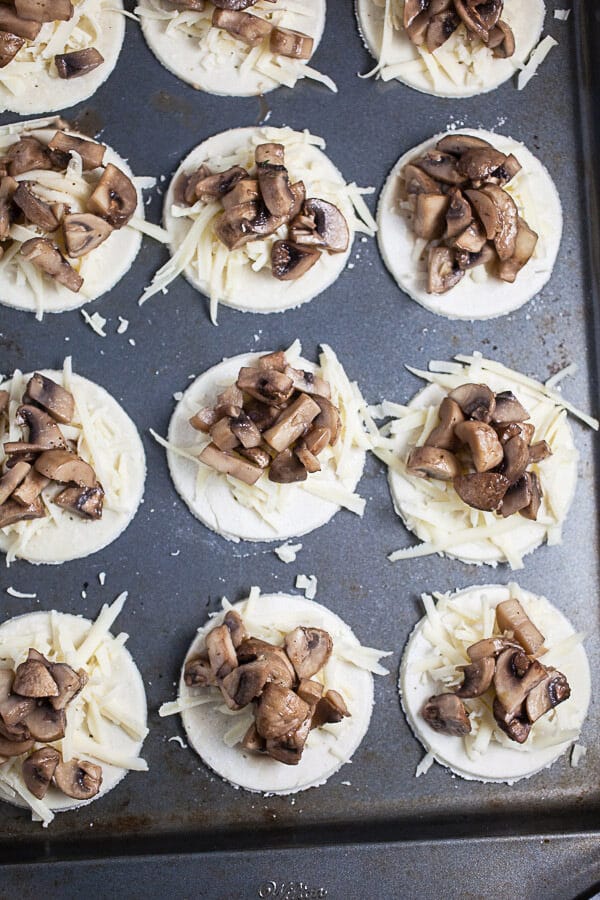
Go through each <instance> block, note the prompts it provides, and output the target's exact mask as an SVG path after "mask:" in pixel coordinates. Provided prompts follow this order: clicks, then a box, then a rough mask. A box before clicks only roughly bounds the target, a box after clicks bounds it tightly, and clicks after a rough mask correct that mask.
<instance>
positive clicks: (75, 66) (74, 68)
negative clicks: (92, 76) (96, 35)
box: [54, 47, 104, 78]
mask: <svg viewBox="0 0 600 900" xmlns="http://www.w3.org/2000/svg"><path fill="white" fill-rule="evenodd" d="M103 62H104V57H103V56H102V54H101V53H100V51H99V50H96V48H95V47H86V49H85V50H73V51H71V53H57V54H56V56H55V57H54V64H55V66H56V71H57V72H58V77H59V78H80V77H81V76H82V75H87V74H88V73H89V72H93V71H94V69H97V68H98V66H101V65H102V63H103Z"/></svg>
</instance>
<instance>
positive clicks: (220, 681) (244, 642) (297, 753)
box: [184, 609, 350, 766]
mask: <svg viewBox="0 0 600 900" xmlns="http://www.w3.org/2000/svg"><path fill="white" fill-rule="evenodd" d="M332 649H333V641H332V639H331V636H330V635H329V634H328V633H327V632H326V631H323V630H322V629H321V628H307V627H304V626H299V627H298V628H294V630H293V631H290V632H289V633H288V634H286V636H285V639H284V642H283V646H282V647H277V646H275V645H274V644H269V643H268V642H267V641H262V640H260V639H259V638H255V637H250V636H249V635H248V634H247V633H246V629H245V627H244V623H243V621H242V618H241V617H240V616H239V614H238V613H237V612H236V611H235V610H231V609H230V610H229V611H228V612H227V614H226V616H225V619H224V622H223V624H222V625H218V626H217V627H216V628H213V629H212V630H211V631H209V633H208V634H207V636H206V650H205V652H204V653H203V654H202V655H201V656H197V657H194V658H193V659H190V660H188V662H187V663H186V664H185V668H184V680H185V683H186V684H187V685H188V687H206V686H214V687H218V688H219V689H220V691H221V693H222V695H223V697H224V699H225V703H226V704H227V706H228V707H229V709H234V710H238V709H243V708H244V707H246V706H248V704H250V703H252V704H253V705H254V722H253V724H252V725H251V726H250V728H249V729H248V731H247V732H246V734H245V735H244V737H243V739H242V742H241V745H242V747H243V748H244V749H245V750H252V751H255V752H258V753H265V754H267V756H271V757H272V758H273V759H276V760H278V761H279V762H282V763H285V764H286V765H288V766H295V765H297V764H298V763H299V762H300V759H301V758H302V751H303V750H304V745H305V743H306V739H307V737H308V735H309V733H310V731H311V729H313V728H319V727H320V726H321V725H325V724H328V723H337V722H341V721H342V719H343V718H345V717H346V716H349V715H350V713H349V712H348V709H347V707H346V704H345V702H344V699H343V697H342V696H341V695H340V694H339V693H338V692H337V691H332V690H328V691H324V687H323V685H322V684H321V682H320V681H317V680H315V678H314V676H315V675H317V674H318V673H319V672H320V671H321V669H322V668H323V667H324V666H325V664H326V663H327V661H328V659H329V657H330V656H331V652H332Z"/></svg>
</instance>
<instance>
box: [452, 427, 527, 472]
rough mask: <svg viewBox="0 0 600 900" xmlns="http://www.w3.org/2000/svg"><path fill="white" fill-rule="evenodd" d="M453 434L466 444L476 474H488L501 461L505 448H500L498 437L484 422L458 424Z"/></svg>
mask: <svg viewBox="0 0 600 900" xmlns="http://www.w3.org/2000/svg"><path fill="white" fill-rule="evenodd" d="M454 433H455V435H456V437H457V438H458V439H459V441H462V442H463V443H465V444H468V446H469V449H470V451H471V456H472V457H473V463H474V464H475V469H476V471H477V472H489V471H490V470H491V469H495V468H496V466H499V465H500V463H501V462H502V461H503V458H504V453H505V450H506V447H504V448H503V447H502V444H501V443H500V441H499V440H498V435H497V434H496V432H495V431H494V429H493V428H492V426H491V425H488V424H487V423H486V422H478V421H477V420H472V421H469V422H459V423H458V425H456V426H455V428H454ZM527 459H529V453H527ZM503 474H505V475H507V473H503ZM507 477H508V475H507Z"/></svg>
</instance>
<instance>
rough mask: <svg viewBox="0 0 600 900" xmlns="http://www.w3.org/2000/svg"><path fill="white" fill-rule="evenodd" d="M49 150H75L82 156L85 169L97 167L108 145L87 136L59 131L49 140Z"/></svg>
mask: <svg viewBox="0 0 600 900" xmlns="http://www.w3.org/2000/svg"><path fill="white" fill-rule="evenodd" d="M48 149H49V150H59V151H61V152H62V153H71V151H75V153H78V154H79V156H80V157H81V162H82V165H83V170H84V171H89V170H90V169H97V168H98V167H99V166H101V165H102V163H103V161H104V154H105V152H106V147H105V146H104V144H99V143H98V142H97V141H88V140H86V139H85V138H80V137H75V135H72V134H66V133H65V132H64V131H57V132H56V134H55V135H54V137H53V138H52V140H51V141H49V142H48Z"/></svg>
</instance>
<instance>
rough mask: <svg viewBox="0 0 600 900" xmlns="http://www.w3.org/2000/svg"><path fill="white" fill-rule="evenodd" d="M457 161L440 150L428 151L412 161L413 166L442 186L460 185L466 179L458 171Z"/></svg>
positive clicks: (449, 154)
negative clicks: (442, 184) (441, 183)
mask: <svg viewBox="0 0 600 900" xmlns="http://www.w3.org/2000/svg"><path fill="white" fill-rule="evenodd" d="M457 162H458V160H457V159H456V157H455V156H453V155H452V154H451V153H442V152H441V151H440V150H428V151H427V152H426V153H425V154H424V155H423V156H420V157H418V159H415V160H413V165H415V166H418V168H419V169H423V171H424V172H426V173H427V175H429V176H430V177H431V178H434V179H435V180H436V181H441V182H443V183H444V184H454V185H461V184H464V183H465V182H466V180H467V179H466V177H465V176H464V175H462V174H461V173H460V172H459V171H458V167H457Z"/></svg>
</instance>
